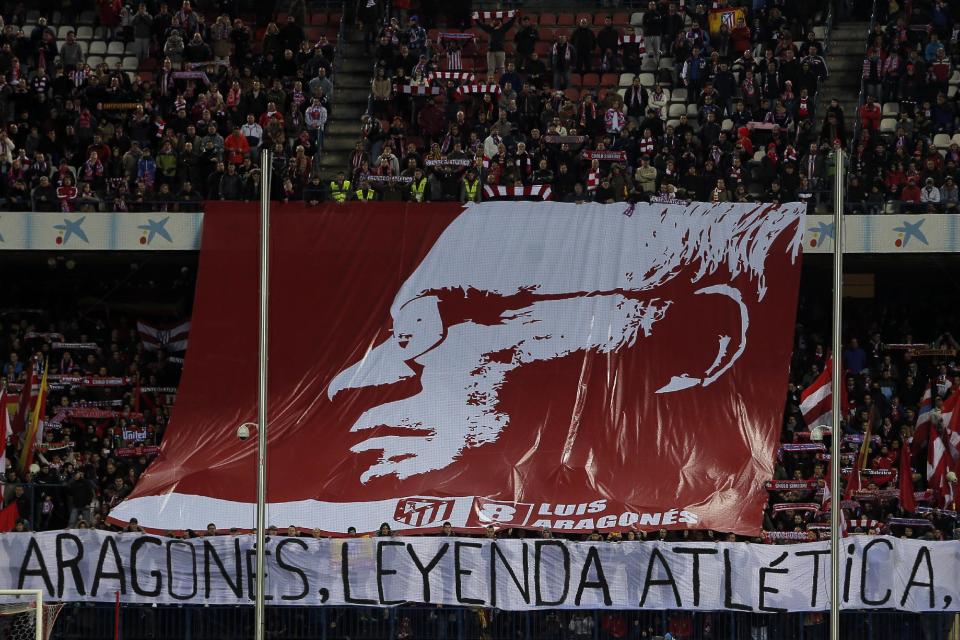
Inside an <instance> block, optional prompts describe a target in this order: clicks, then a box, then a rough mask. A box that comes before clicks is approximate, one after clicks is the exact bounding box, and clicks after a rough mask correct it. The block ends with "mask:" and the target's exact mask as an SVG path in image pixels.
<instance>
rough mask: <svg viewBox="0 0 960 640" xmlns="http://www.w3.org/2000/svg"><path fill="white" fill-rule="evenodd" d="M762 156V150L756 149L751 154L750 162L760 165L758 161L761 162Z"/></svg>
mask: <svg viewBox="0 0 960 640" xmlns="http://www.w3.org/2000/svg"><path fill="white" fill-rule="evenodd" d="M763 156H764V150H763V149H757V150H756V151H754V152H753V160H751V162H756V163H757V164H760V161H761V160H763Z"/></svg>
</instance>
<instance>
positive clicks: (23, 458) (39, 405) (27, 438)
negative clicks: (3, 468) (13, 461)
mask: <svg viewBox="0 0 960 640" xmlns="http://www.w3.org/2000/svg"><path fill="white" fill-rule="evenodd" d="M48 370H49V367H48V366H47V363H46V362H44V365H43V378H42V380H41V381H40V391H39V392H38V393H37V402H36V404H35V405H34V407H33V413H31V414H30V425H29V426H28V427H27V432H26V433H25V434H24V436H23V446H22V448H21V449H20V462H19V464H18V466H19V468H20V473H23V472H24V471H26V470H27V469H29V468H30V464H31V463H32V462H33V450H34V448H35V446H36V444H37V439H38V438H40V437H42V432H41V430H40V420H41V419H42V418H43V414H44V408H45V406H46V402H47V371H48Z"/></svg>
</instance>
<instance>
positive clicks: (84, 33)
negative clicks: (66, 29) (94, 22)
mask: <svg viewBox="0 0 960 640" xmlns="http://www.w3.org/2000/svg"><path fill="white" fill-rule="evenodd" d="M91 38H93V28H92V27H77V40H90V39H91Z"/></svg>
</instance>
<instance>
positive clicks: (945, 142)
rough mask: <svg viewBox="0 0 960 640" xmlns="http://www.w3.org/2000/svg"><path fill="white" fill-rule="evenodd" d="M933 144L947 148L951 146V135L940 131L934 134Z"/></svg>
mask: <svg viewBox="0 0 960 640" xmlns="http://www.w3.org/2000/svg"><path fill="white" fill-rule="evenodd" d="M933 146H934V147H936V148H937V149H947V148H948V147H949V146H950V136H949V134H946V133H938V134H937V135H935V136H933Z"/></svg>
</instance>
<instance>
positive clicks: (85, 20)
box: [77, 11, 97, 25]
mask: <svg viewBox="0 0 960 640" xmlns="http://www.w3.org/2000/svg"><path fill="white" fill-rule="evenodd" d="M77 22H78V23H79V24H86V25H93V24H96V22H97V14H95V13H94V12H93V11H84V12H82V13H81V14H80V17H79V18H78V19H77Z"/></svg>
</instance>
